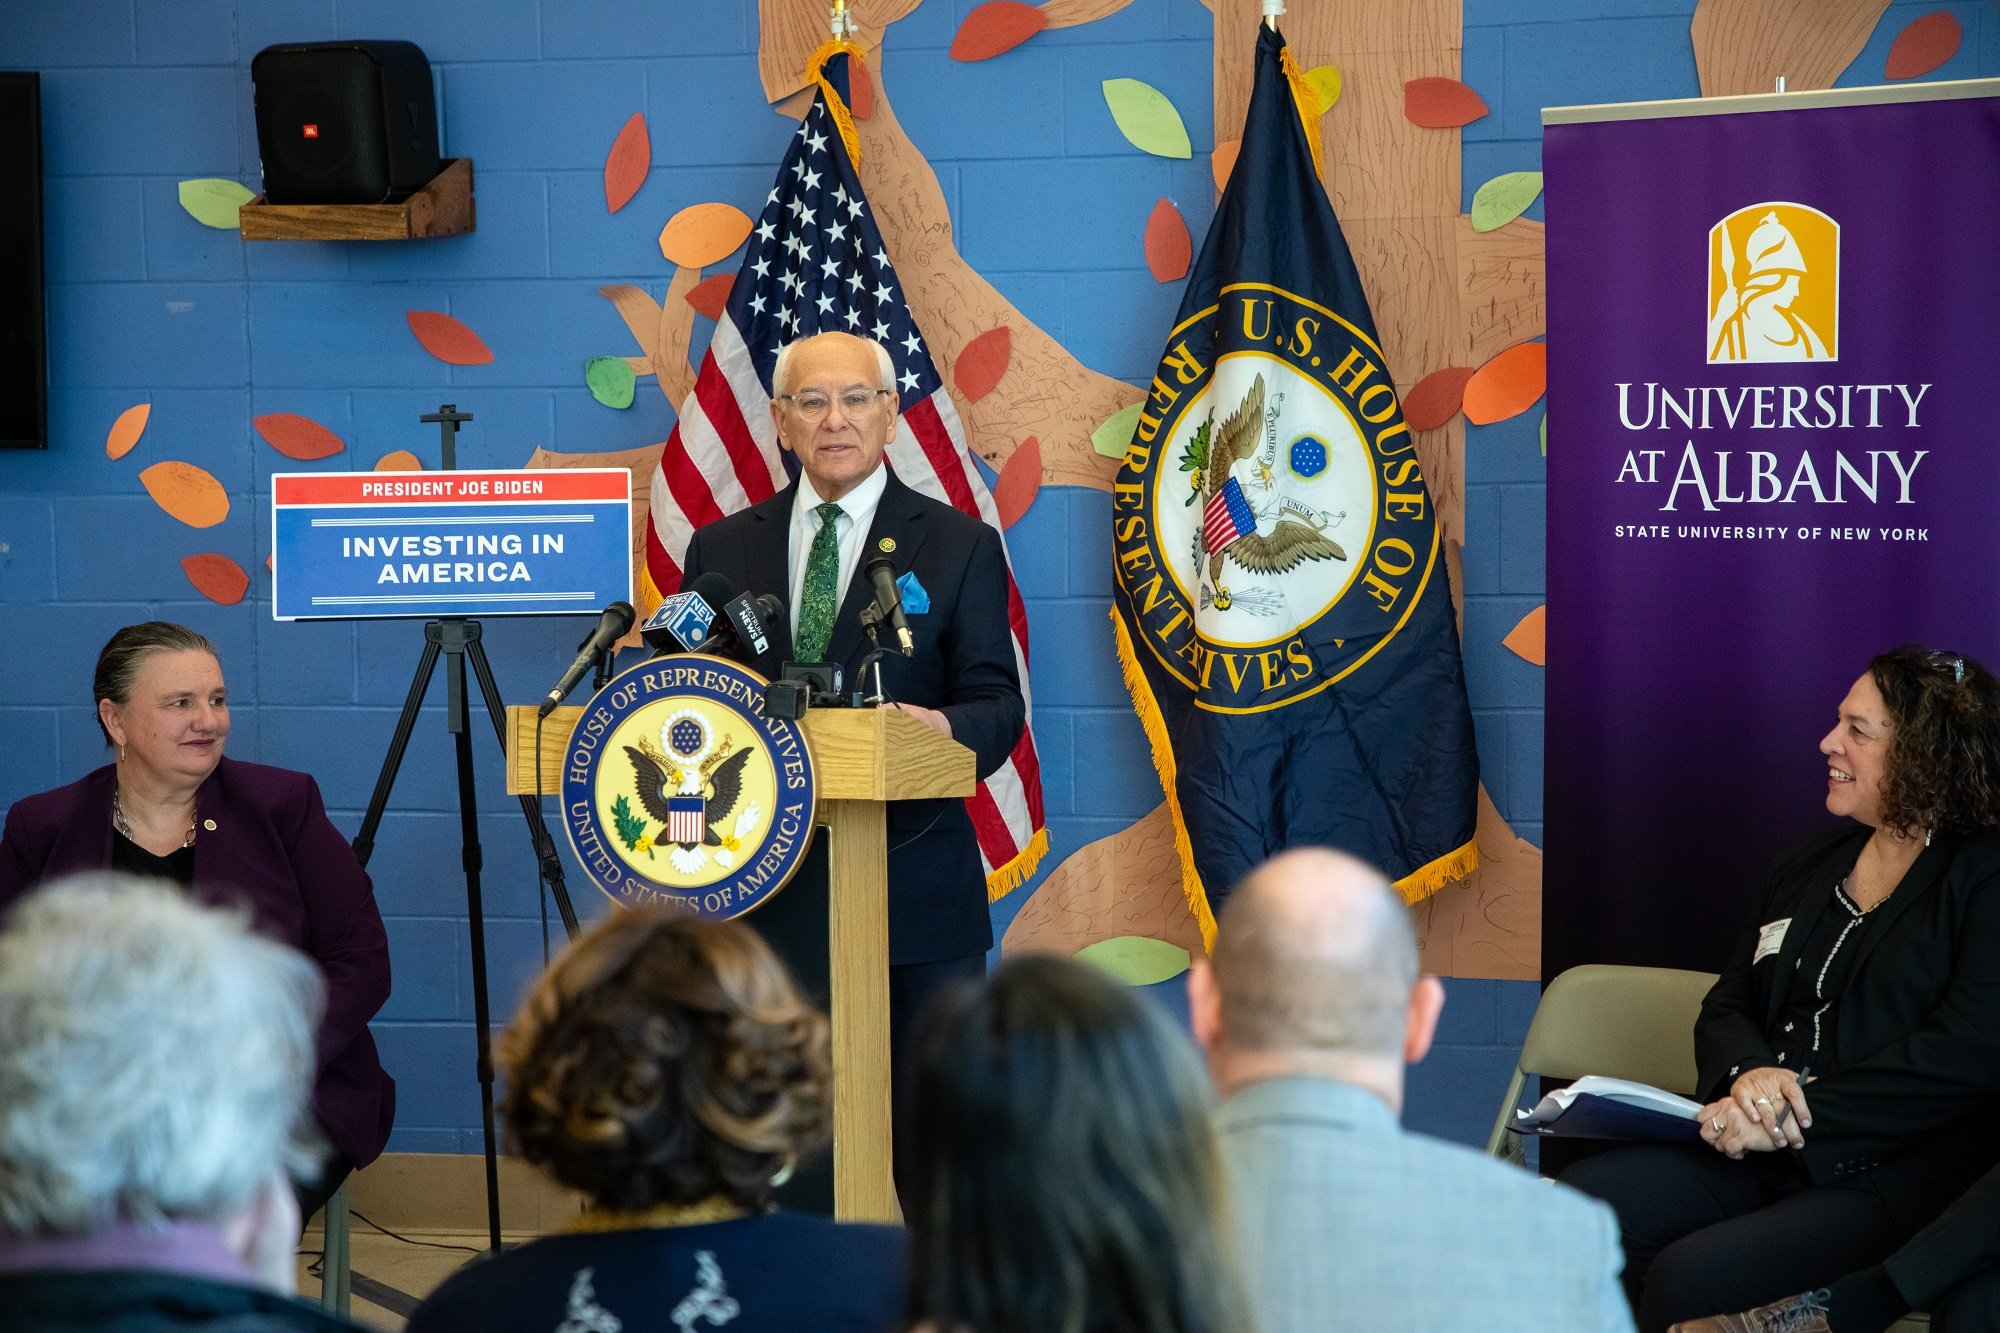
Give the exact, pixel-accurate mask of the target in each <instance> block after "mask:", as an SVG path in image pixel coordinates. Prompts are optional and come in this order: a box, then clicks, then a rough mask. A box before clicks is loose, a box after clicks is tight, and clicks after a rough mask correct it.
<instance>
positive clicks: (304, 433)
mask: <svg viewBox="0 0 2000 1333" xmlns="http://www.w3.org/2000/svg"><path fill="white" fill-rule="evenodd" d="M250 424H251V425H253V426H255V427H256V428H257V433H258V434H259V435H261V436H263V437H264V443H266V444H268V445H270V446H271V447H272V448H273V449H276V450H277V451H278V452H279V453H281V454H283V455H284V456H285V457H287V458H297V459H300V460H302V461H308V462H309V461H311V460H312V459H315V458H331V457H333V456H334V455H335V454H337V453H339V452H340V451H341V450H342V449H345V448H346V447H347V446H346V445H345V444H343V443H341V440H340V437H339V436H338V435H335V434H334V433H333V432H332V431H330V430H328V429H327V428H326V427H324V426H322V425H320V424H319V423H318V422H317V421H314V420H313V419H312V418H311V417H302V416H299V415H297V414H296V413H293V412H272V413H270V414H269V415H267V416H261V417H256V418H253V419H252V420H251V422H250Z"/></svg>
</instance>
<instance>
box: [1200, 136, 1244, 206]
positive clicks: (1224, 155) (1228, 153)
mask: <svg viewBox="0 0 2000 1333" xmlns="http://www.w3.org/2000/svg"><path fill="white" fill-rule="evenodd" d="M1242 151H1243V141H1242V140H1241V139H1224V140H1223V141H1222V142H1221V143H1219V144H1217V145H1216V146H1215V151H1214V152H1212V153H1210V154H1209V155H1208V170H1209V172H1210V174H1211V175H1213V176H1214V177H1215V192H1216V193H1217V194H1221V193H1222V190H1223V187H1224V186H1226V185H1228V184H1229V173H1230V172H1232V171H1234V170H1235V169H1236V155H1237V154H1238V153H1240V152H1242Z"/></svg>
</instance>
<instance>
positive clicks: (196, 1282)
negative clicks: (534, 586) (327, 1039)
mask: <svg viewBox="0 0 2000 1333" xmlns="http://www.w3.org/2000/svg"><path fill="white" fill-rule="evenodd" d="M322 989H323V988H322V984H321V982H320V979H319V973H318V970H317V969H316V968H315V967H314V965H313V963H312V962H311V960H309V959H307V958H306V957H305V956H304V955H302V954H300V953H298V952H296V951H294V950H292V949H289V948H287V947H285V946H284V945H281V944H277V943H274V942H272V941H271V940H268V939H266V938H264V937H262V936H259V935H257V934H255V933H254V932H253V931H252V930H251V929H250V926H249V923H248V922H247V921H246V920H245V919H244V918H243V917H242V916H241V915H240V914H238V913H232V912H227V911H221V910H217V909H214V908H209V907H203V906H200V905H198V904H196V903H194V902H193V901H191V900H190V899H189V898H188V897H187V896H186V895H185V894H183V893H180V892H178V891H177V890H175V889H174V888H173V887H171V886H169V885H166V884H164V883H159V882H156V881H149V880H143V879H138V878H136V877H133V876H128V875H120V874H93V875H86V876H79V877H76V878H73V879H68V880H58V881H55V882H54V883H51V884H50V885H48V886H46V887H45V888H43V889H41V890H39V891H38V892H36V893H35V894H33V895H32V896H30V897H29V898H27V899H25V900H23V901H22V902H21V904H20V905H19V906H18V907H16V908H15V910H14V911H13V912H12V913H11V914H10V915H9V916H8V917H7V918H6V920H5V921H4V923H0V1333H30V1331H32V1333H45V1331H52V1330H57V1329H61V1330H64V1331H65V1333H79V1331H82V1333H93V1331H96V1330H106V1331H109V1330H118V1331H119V1333H124V1331H125V1330H148V1331H149V1333H151V1331H154V1330H160V1331H164V1330H169V1329H173V1330H180V1329H201V1328H227V1329H229V1330H231V1333H253V1331H256V1333H261V1331H263V1330H286V1329H305V1330H313V1329H317V1330H336V1329H349V1328H351V1327H352V1325H349V1324H347V1323H345V1322H344V1321H341V1320H337V1319H334V1318H333V1317H332V1316H329V1315H325V1314H322V1313H321V1312H320V1311H319V1310H318V1309H317V1308H315V1307H313V1306H310V1305H307V1304H305V1303H303V1302H301V1301H298V1300H295V1299H293V1298H292V1296H291V1291H292V1284H293V1278H292V1273H293V1245H294V1243H295V1242H296V1239H297V1236H298V1228H299V1216H298V1205H297V1203H296V1202H295V1200H294V1198H293V1195H292V1188H291V1185H290V1183H289V1180H288V1168H305V1169H309V1168H310V1167H311V1165H312V1163H311V1157H312V1155H313V1152H312V1150H310V1149H308V1148H306V1147H303V1146H301V1144H300V1143H299V1141H298V1140H297V1139H296V1138H295V1136H296V1135H297V1134H298V1133H299V1131H300V1127H301V1126H302V1125H304V1124H308V1123H310V1122H309V1120H308V1118H307V1116H306V1110H305V1108H306V1099H307V1096H308V1094H309V1092H310V1090H311V1088H312V1081H313V1072H314V1068H315V1062H314V1054H313V1031H314V1027H315V1025H316V1024H317V1022H318V1018H319V1011H320V1007H321V1005H322V1003H323V995H322Z"/></svg>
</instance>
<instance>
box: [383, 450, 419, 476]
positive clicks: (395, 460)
mask: <svg viewBox="0 0 2000 1333" xmlns="http://www.w3.org/2000/svg"><path fill="white" fill-rule="evenodd" d="M375 470H376V471H377V472H422V471H423V470H424V465H423V464H422V463H421V462H419V461H417V456H416V455H415V454H413V453H411V452H410V451H409V450H408V449H398V450H396V452H394V453H392V454H383V455H382V456H381V457H380V458H378V459H376V460H375Z"/></svg>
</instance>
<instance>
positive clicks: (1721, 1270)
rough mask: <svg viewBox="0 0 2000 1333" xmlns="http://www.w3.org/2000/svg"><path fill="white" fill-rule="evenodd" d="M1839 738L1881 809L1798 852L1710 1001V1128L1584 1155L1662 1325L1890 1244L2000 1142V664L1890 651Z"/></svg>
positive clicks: (1856, 1261)
mask: <svg viewBox="0 0 2000 1333" xmlns="http://www.w3.org/2000/svg"><path fill="white" fill-rule="evenodd" d="M1819 748H1820V753H1821V754H1823V755H1825V756H1826V765H1827V774H1826V808H1827V810H1828V811H1829V812H1830V813H1832V814H1835V815H1839V816H1842V817H1844V818H1845V819H1848V820H1852V821H1854V824H1857V825H1859V827H1854V826H1853V825H1847V826H1843V827H1841V828H1837V829H1830V830H1827V831H1824V832H1821V833H1817V834H1814V835H1813V836H1811V837H1808V838H1805V839H1803V840H1802V841H1800V842H1797V843H1795V844H1793V845H1792V846H1791V847H1789V848H1787V849H1786V850H1785V851H1784V852H1783V853H1782V854H1781V855H1780V856H1779V857H1778V859H1777V861H1776V863H1775V864H1774V865H1773V866H1772V868H1771V872H1770V876H1769V879H1768V881H1767V883H1766V886H1765V889H1764V894H1763V897H1762V900H1761V901H1760V902H1759V904H1758V905H1757V908H1756V911H1755V913H1754V915H1752V916H1751V917H1750V919H1749V921H1748V922H1747V923H1746V926H1745V929H1744V932H1743V935H1742V937H1741V938H1740V940H1739V941H1738V943H1737V944H1736V946H1735V949H1734V951H1733V952H1732V954H1731V956H1730V959H1729V962H1728V965H1727V966H1726V967H1725V968H1724V969H1723V972H1722V975H1721V977H1720V978H1719V979H1718V980H1717V981H1716V983H1715V986H1714V988H1713V989H1712V990H1710V991H1709V993H1708V996H1707V998H1706V999H1705V1000H1704V1001H1703V1004H1702V1011H1701V1016H1700V1018H1699V1019H1698V1020H1697V1021H1696V1023H1695V1032H1694V1036H1695V1056H1696V1060H1697V1063H1698V1065H1699V1067H1700V1088H1701V1089H1702V1091H1701V1093H1700V1094H1699V1095H1700V1096H1701V1097H1702V1098H1703V1099H1704V1100H1705V1101H1706V1102H1707V1105H1705V1106H1703V1107H1702V1109H1701V1113H1700V1122H1699V1128H1700V1134H1701V1142H1700V1143H1698V1144H1685V1145H1681V1144H1674V1145H1649V1146H1645V1147H1631V1148H1622V1149H1618V1150H1615V1151H1612V1152H1608V1153H1604V1154H1602V1155H1600V1156H1597V1157H1592V1158H1588V1159H1585V1160H1583V1161H1581V1162H1578V1163H1577V1164H1576V1165H1574V1166H1572V1167H1571V1168H1570V1169H1569V1170H1567V1171H1565V1172H1564V1173H1563V1177H1562V1178H1563V1180H1564V1181H1565V1182H1566V1183H1568V1184H1571V1185H1574V1186H1576V1187H1577V1188H1578V1189H1581V1190H1583V1191H1584V1192H1585V1193H1586V1194H1593V1195H1595V1196H1597V1197H1598V1198H1600V1199H1603V1200H1605V1201H1606V1202H1607V1203H1609V1204H1611V1206H1612V1207H1613V1208H1614V1209H1615V1210H1616V1211H1617V1213H1618V1219H1619V1223H1620V1226H1621V1228H1622V1232H1623V1237H1624V1244H1625V1255H1626V1265H1625V1274H1624V1279H1625V1284H1626V1289H1627V1292H1628V1294H1629V1295H1630V1296H1631V1298H1632V1301H1633V1305H1634V1308H1635V1309H1636V1311H1637V1313H1638V1316H1639V1327H1640V1328H1641V1329H1642V1330H1646V1331H1647V1333H1657V1330H1659V1329H1662V1328H1665V1327H1666V1326H1668V1325H1669V1324H1672V1323H1674V1322H1675V1321H1676V1320H1688V1319H1693V1318H1697V1317H1701V1316H1708V1315H1715V1314H1720V1313H1723V1312H1726V1311H1732V1310H1747V1309H1750V1308H1752V1307H1756V1306H1761V1305H1764V1304H1765V1303H1767V1302H1770V1301H1773V1300H1776V1299H1777V1298H1779V1297H1784V1296H1789V1295H1792V1294H1794V1293H1798V1292H1802V1291H1809V1290H1812V1289H1815V1288H1819V1287H1823V1286H1825V1285H1826V1284H1828V1283H1830V1282H1832V1281H1833V1280H1834V1279H1835V1278H1837V1277H1839V1276H1840V1275H1841V1274H1843V1273H1847V1272H1851V1271H1854V1270H1857V1269H1864V1268H1867V1267H1869V1266H1870V1265H1874V1264H1879V1263H1881V1262H1882V1260H1883V1259H1884V1258H1885V1257H1886V1256H1888V1255H1889V1254H1890V1253H1891V1252H1893V1251H1894V1250H1895V1249H1896V1248H1897V1247H1898V1246H1899V1245H1901V1244H1902V1243H1903V1242H1904V1241H1905V1240H1907V1239H1908V1238H1909V1237H1910V1236H1911V1234H1912V1233H1914V1232H1915V1231H1916V1230H1917V1229H1918V1228H1919V1227H1921V1226H1923V1225H1924V1223H1925V1222H1926V1221H1928V1220H1929V1219H1930V1218H1932V1217H1933V1216H1935V1215H1936V1214H1937V1213H1938V1212H1939V1211H1940V1210H1942V1209H1943V1208H1944V1206H1945V1205H1946V1204H1947V1203H1949V1202H1950V1201H1951V1199H1952V1198H1953V1197H1954V1196H1955V1195H1957V1194H1958V1193H1959V1192H1960V1191H1962V1190H1963V1189H1964V1188H1965V1187H1966V1186H1967V1185H1968V1184H1969V1183H1970V1182H1971V1181H1973V1180H1974V1179H1976V1178H1977V1177H1978V1176H1979V1175H1980V1173H1981V1172H1983V1171H1984V1170H1985V1169H1986V1168H1987V1166H1988V1165H1989V1164H1990V1163H1991V1162H1992V1161H1993V1160H1994V1158H1995V1156H1996V1154H2000V1139H1996V1138H1995V1136H1994V1134H1993V1130H1992V1107H1993V1105H1994V1099H1995V1097H1996V1096H2000V833H1996V831H1995V830H1996V829H2000V682H1996V681H1995V680H1994V678H1993V676H1992V674H1991V673H1990V672H1988V671H1987V670H1986V669H1985V668H1984V667H1982V666H1981V665H1979V663H1977V662H1975V661H1973V660H1971V659H1970V658H1967V657H1964V656H1961V655H1959V654H1956V653H1944V652H1926V651H1925V650H1923V649H1921V648H1914V647H1904V648H1898V649H1896V650H1895V651H1893V652H1888V653H1884V654H1882V655H1881V656H1880V657H1877V658H1876V659H1875V660H1874V661H1873V662H1871V663H1869V665H1868V671H1867V674H1865V675H1863V676H1862V677H1861V678H1860V679H1859V680H1857V681H1856V682H1855V683H1854V687H1853V688H1852V689H1851V690H1849V691H1848V692H1847V697H1846V698H1845V699H1844V700H1842V701H1841V704H1840V709H1839V718H1838V721H1837V722H1836V723H1835V724H1834V727H1833V730H1831V731H1830V732H1828V733H1827V734H1826V736H1825V737H1824V738H1823V739H1821V741H1820V745H1819ZM1795 1313H1797V1312H1795ZM1810 1313H1811V1312H1805V1315H1801V1316H1800V1317H1802V1318H1803V1317H1806V1315H1809V1314H1810ZM1811 1326H1812V1325H1809V1324H1801V1323H1787V1324H1785V1325H1784V1327H1787V1328H1793V1327H1797V1328H1805V1327H1811ZM1819 1326H1820V1327H1824V1325H1819ZM1834 1326H1835V1327H1836V1328H1837V1327H1839V1324H1838V1323H1836V1324H1835V1325H1834Z"/></svg>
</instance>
